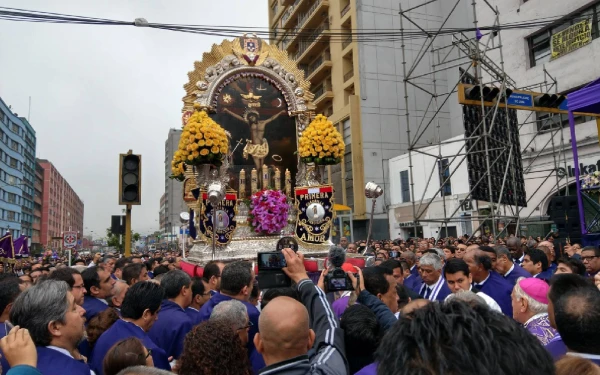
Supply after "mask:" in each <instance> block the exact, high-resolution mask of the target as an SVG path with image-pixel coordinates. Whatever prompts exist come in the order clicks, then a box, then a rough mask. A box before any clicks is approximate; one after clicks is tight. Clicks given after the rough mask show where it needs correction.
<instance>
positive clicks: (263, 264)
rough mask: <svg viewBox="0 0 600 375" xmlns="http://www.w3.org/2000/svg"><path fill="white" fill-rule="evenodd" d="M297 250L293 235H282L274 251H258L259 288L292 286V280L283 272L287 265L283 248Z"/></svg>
mask: <svg viewBox="0 0 600 375" xmlns="http://www.w3.org/2000/svg"><path fill="white" fill-rule="evenodd" d="M287 248H289V249H292V250H294V251H295V252H297V251H298V242H296V240H295V239H294V238H293V237H283V238H281V239H280V240H279V241H278V242H277V248H276V251H268V252H263V253H258V255H257V264H258V277H257V278H258V286H259V288H260V289H270V288H281V287H289V286H292V280H291V279H290V278H289V277H288V276H287V275H286V274H285V272H283V270H282V268H283V267H287V263H286V261H285V256H284V255H283V253H282V252H281V250H283V249H287Z"/></svg>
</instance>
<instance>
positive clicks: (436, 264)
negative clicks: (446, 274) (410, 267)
mask: <svg viewBox="0 0 600 375" xmlns="http://www.w3.org/2000/svg"><path fill="white" fill-rule="evenodd" d="M419 265H420V266H432V267H433V268H434V269H435V270H438V271H439V270H441V269H442V258H440V256H439V255H437V254H433V253H427V254H423V256H422V257H421V260H420V261H419Z"/></svg>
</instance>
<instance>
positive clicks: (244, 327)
mask: <svg viewBox="0 0 600 375" xmlns="http://www.w3.org/2000/svg"><path fill="white" fill-rule="evenodd" d="M253 326H254V324H253V323H252V322H251V321H248V324H247V325H245V326H243V327H240V328H238V329H237V330H238V331H239V330H242V329H250V328H252V327H253Z"/></svg>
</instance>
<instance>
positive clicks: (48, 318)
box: [10, 280, 69, 346]
mask: <svg viewBox="0 0 600 375" xmlns="http://www.w3.org/2000/svg"><path fill="white" fill-rule="evenodd" d="M68 293H69V285H68V284H67V283H66V282H64V281H59V280H46V281H43V282H41V283H39V284H37V285H34V286H32V287H31V288H29V289H27V290H26V291H24V292H23V293H21V295H20V296H19V297H17V299H16V300H15V302H14V304H13V306H12V308H11V310H10V322H11V323H12V324H13V325H18V326H20V327H21V328H27V329H28V330H29V333H30V335H31V338H32V339H33V342H34V343H35V345H37V346H48V345H50V342H51V341H52V335H51V334H50V332H49V331H48V324H49V323H50V322H53V321H55V322H60V323H64V322H65V315H66V314H67V311H68V310H69V302H68V299H67V294H68Z"/></svg>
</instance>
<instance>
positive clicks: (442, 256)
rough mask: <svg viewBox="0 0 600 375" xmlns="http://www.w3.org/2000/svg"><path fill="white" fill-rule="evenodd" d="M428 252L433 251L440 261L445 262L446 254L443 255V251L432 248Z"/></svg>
mask: <svg viewBox="0 0 600 375" xmlns="http://www.w3.org/2000/svg"><path fill="white" fill-rule="evenodd" d="M430 250H434V251H435V252H436V253H437V255H439V256H440V258H441V259H442V260H446V253H444V250H442V249H440V248H437V247H432V248H431V249H430Z"/></svg>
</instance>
